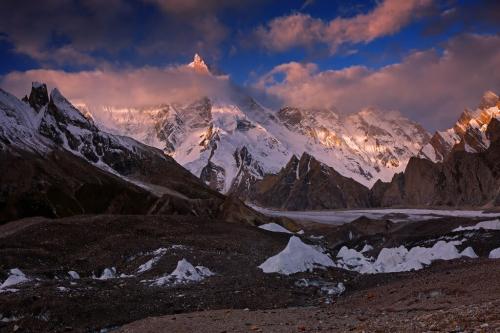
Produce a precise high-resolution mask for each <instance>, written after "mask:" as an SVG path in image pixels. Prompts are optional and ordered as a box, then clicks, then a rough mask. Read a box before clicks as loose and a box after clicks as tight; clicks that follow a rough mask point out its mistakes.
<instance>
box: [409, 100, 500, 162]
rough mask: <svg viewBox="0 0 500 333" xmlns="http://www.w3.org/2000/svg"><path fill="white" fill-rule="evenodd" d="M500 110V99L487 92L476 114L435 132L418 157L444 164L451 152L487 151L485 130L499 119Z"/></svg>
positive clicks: (471, 112)
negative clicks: (493, 121) (444, 129)
mask: <svg viewBox="0 0 500 333" xmlns="http://www.w3.org/2000/svg"><path fill="white" fill-rule="evenodd" d="M499 107H500V101H499V98H498V96H497V95H496V94H495V93H493V92H491V91H487V92H486V93H485V94H484V95H483V98H482V99H481V102H480V103H479V107H478V108H477V109H476V110H475V111H470V110H465V111H464V112H462V114H461V115H460V118H459V119H458V121H457V122H456V123H455V125H454V126H453V127H452V128H450V129H448V130H446V131H439V132H436V133H435V134H434V135H433V137H432V138H431V140H430V141H429V143H428V144H426V145H425V146H423V147H422V149H421V150H420V152H419V154H418V156H419V157H421V158H426V159H429V160H431V161H433V162H442V161H444V160H446V158H447V157H448V155H449V154H450V153H451V152H452V151H456V150H465V151H467V152H470V153H478V152H483V151H485V150H486V149H487V148H488V147H489V145H490V140H489V139H488V137H487V136H486V129H487V128H488V125H489V123H490V121H491V119H493V118H496V117H498V116H500V108H499Z"/></svg>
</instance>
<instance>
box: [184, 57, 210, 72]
mask: <svg viewBox="0 0 500 333" xmlns="http://www.w3.org/2000/svg"><path fill="white" fill-rule="evenodd" d="M188 67H191V68H193V69H194V70H195V71H196V72H198V73H210V71H209V70H208V66H207V64H205V61H203V59H202V58H201V57H200V55H199V54H198V53H195V55H194V58H193V61H192V62H191V63H190V64H189V65H188Z"/></svg>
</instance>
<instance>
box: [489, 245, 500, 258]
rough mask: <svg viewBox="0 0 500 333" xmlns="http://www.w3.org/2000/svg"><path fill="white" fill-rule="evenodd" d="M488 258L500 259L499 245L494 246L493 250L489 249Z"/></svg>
mask: <svg viewBox="0 0 500 333" xmlns="http://www.w3.org/2000/svg"><path fill="white" fill-rule="evenodd" d="M488 258H490V259H500V247H499V248H496V249H494V250H491V252H490V254H489V255H488Z"/></svg>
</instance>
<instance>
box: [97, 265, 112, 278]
mask: <svg viewBox="0 0 500 333" xmlns="http://www.w3.org/2000/svg"><path fill="white" fill-rule="evenodd" d="M114 278H116V268H115V267H111V268H105V269H104V271H103V272H102V274H101V276H100V277H98V278H97V279H98V280H109V279H114Z"/></svg>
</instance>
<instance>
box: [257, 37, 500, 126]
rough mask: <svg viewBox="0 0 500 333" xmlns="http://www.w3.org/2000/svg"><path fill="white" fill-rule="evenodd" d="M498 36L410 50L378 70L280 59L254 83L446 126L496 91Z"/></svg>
mask: <svg viewBox="0 0 500 333" xmlns="http://www.w3.org/2000/svg"><path fill="white" fill-rule="evenodd" d="M499 69H500V35H473V34H464V35H460V36H458V37H455V38H453V39H451V40H449V41H448V42H446V43H445V44H444V45H443V51H442V52H440V51H438V50H436V49H429V50H425V51H416V52H413V53H411V54H410V55H409V56H407V57H406V58H404V59H403V60H402V62H401V63H398V64H394V65H390V66H386V67H383V68H380V69H376V70H374V69H370V68H367V67H365V66H352V67H348V68H344V69H341V70H327V71H319V70H318V67H317V66H316V65H315V64H301V63H296V62H291V63H287V64H282V65H279V66H277V67H275V68H274V69H272V70H271V71H270V72H269V73H267V74H265V75H264V76H262V77H261V78H260V79H259V80H258V82H257V83H256V87H257V88H258V89H260V90H261V91H264V92H266V93H267V94H270V95H272V96H274V97H277V98H279V99H280V100H281V101H282V103H284V104H288V105H296V106H303V107H325V106H335V107H336V108H337V109H339V110H341V111H343V112H346V113H350V112H355V111H358V110H360V109H362V108H364V107H370V106H373V107H377V108H380V109H384V110H399V111H401V112H402V113H404V114H405V115H406V116H408V117H409V118H410V119H414V120H416V121H419V122H420V123H422V124H423V125H424V126H426V127H427V128H429V129H436V128H448V127H450V125H451V124H452V123H454V122H455V121H456V119H457V117H458V115H459V114H460V112H462V110H463V109H464V108H465V107H471V108H474V107H476V106H477V105H478V103H479V100H480V98H481V96H482V94H483V93H484V92H485V91H486V90H493V91H496V92H497V93H499V92H500V70H499Z"/></svg>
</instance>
